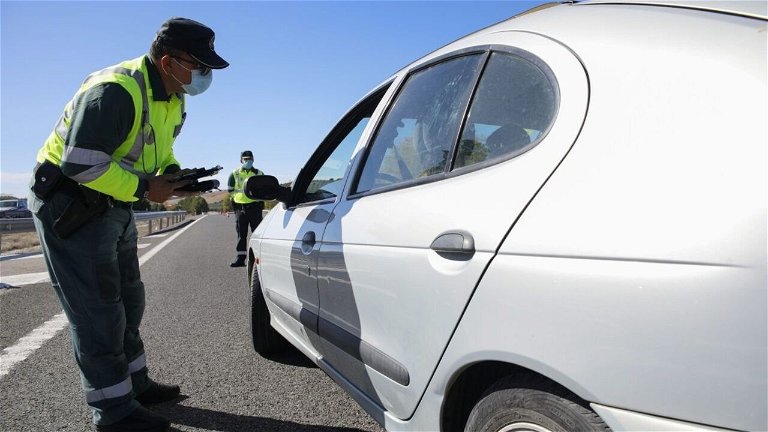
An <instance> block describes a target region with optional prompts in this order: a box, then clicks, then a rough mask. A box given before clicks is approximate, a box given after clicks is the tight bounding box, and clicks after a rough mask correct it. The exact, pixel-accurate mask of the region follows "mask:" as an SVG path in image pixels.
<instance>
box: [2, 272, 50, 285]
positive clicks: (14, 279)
mask: <svg viewBox="0 0 768 432" xmlns="http://www.w3.org/2000/svg"><path fill="white" fill-rule="evenodd" d="M50 280H51V279H50V278H49V277H48V272H47V271H45V272H40V273H25V274H20V275H13V276H3V277H2V278H0V281H2V283H5V284H8V285H10V286H13V287H20V286H22V285H31V284H38V283H43V282H48V281H50Z"/></svg>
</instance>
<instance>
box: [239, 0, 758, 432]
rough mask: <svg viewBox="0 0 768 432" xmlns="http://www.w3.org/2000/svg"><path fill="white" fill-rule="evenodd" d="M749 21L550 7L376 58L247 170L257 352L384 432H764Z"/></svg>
mask: <svg viewBox="0 0 768 432" xmlns="http://www.w3.org/2000/svg"><path fill="white" fill-rule="evenodd" d="M569 3H571V2H569ZM767 22H768V18H767V16H766V2H764V1H761V2H700V1H690V2H689V1H655V2H637V1H620V2H608V1H593V2H583V3H581V2H577V3H575V4H552V5H545V6H542V7H540V8H537V9H534V10H532V11H529V12H528V13H524V14H522V15H520V16H518V17H515V18H512V19H510V20H508V21H505V22H502V23H499V24H497V25H494V26H491V27H488V28H485V29H483V30H480V31H478V32H476V33H473V34H471V35H469V36H467V37H465V38H462V39H460V40H458V41H456V42H454V43H451V44H449V45H447V46H445V47H443V48H440V49H439V50H437V51H435V52H433V53H432V54H429V55H428V56H426V57H424V58H422V59H420V60H418V61H416V62H414V63H413V64H411V65H409V66H407V67H405V68H404V69H403V70H401V71H399V72H397V73H396V74H395V75H393V76H392V77H390V78H389V79H387V80H386V81H385V82H384V83H383V84H382V85H380V86H379V87H377V88H376V89H374V90H373V91H372V92H371V93H369V94H368V95H366V96H365V97H364V98H363V99H362V100H361V101H360V102H359V103H358V104H357V105H356V106H354V107H353V108H352V109H351V110H350V111H349V112H348V113H347V114H346V115H345V116H344V117H343V118H342V119H341V120H340V121H339V123H338V124H337V125H336V126H335V127H334V128H333V129H331V132H330V134H329V135H328V136H327V137H326V139H325V140H324V141H323V142H322V143H321V144H320V145H319V147H318V148H317V150H316V151H315V152H314V154H313V155H312V156H311V157H310V159H309V161H308V162H307V163H306V165H305V166H304V167H303V168H302V170H301V172H300V174H299V176H298V177H297V178H296V181H295V183H294V184H293V186H292V187H291V188H290V189H288V188H285V187H281V186H279V185H278V182H277V179H275V178H274V177H270V176H255V177H252V178H251V179H250V180H249V181H248V183H247V185H246V193H248V194H249V196H251V197H252V198H263V199H271V198H278V199H279V200H281V201H282V204H279V205H277V206H276V207H275V208H274V209H273V210H272V211H271V212H270V213H269V214H268V215H267V217H266V218H265V219H264V221H263V222H262V223H261V224H260V225H259V227H258V228H257V229H256V231H255V232H254V233H253V235H252V237H251V240H250V247H249V266H248V270H249V272H250V280H251V297H252V306H251V315H252V316H251V323H252V340H253V344H254V347H255V349H256V351H258V352H259V353H262V354H264V355H268V354H269V353H274V352H276V351H278V350H280V349H281V348H282V347H283V346H284V345H285V341H286V340H287V341H288V342H290V343H291V344H292V345H294V346H296V347H297V348H298V349H299V350H300V351H301V352H302V353H304V354H305V355H306V356H308V357H309V358H310V359H311V360H312V361H314V362H315V363H317V364H318V365H319V367H320V368H322V369H323V370H324V371H325V372H326V373H327V374H328V375H329V376H330V377H331V378H333V379H334V380H335V381H336V382H337V383H338V384H339V385H340V386H341V387H342V388H344V389H345V390H346V391H347V392H348V393H349V394H350V395H351V396H352V397H353V398H354V399H355V400H356V401H357V402H358V403H359V404H360V405H361V406H362V407H363V408H364V409H365V410H366V411H367V412H368V413H370V414H371V416H372V417H373V418H374V419H376V420H377V421H378V422H380V423H381V424H382V425H384V426H385V427H386V428H387V429H389V430H396V431H437V430H440V431H447V432H454V431H456V432H458V431H470V432H474V431H482V432H486V431H490V432H507V431H523V430H525V431H536V432H546V431H551V432H555V431H605V430H607V429H608V428H611V429H613V430H644V431H648V430H657V431H658V430H664V431H670V430H696V429H699V430H713V429H721V428H725V429H736V430H756V431H757V430H759V431H765V430H768V420H766V416H767V415H768V414H767V413H766V406H768V401H766V395H768V388H767V382H768V377H767V370H766V368H767V367H768V366H767V365H768V359H767V354H766V340H768V337H767V336H768V335H767V333H768V329H767V328H766V327H767V326H766V322H767V321H768V318H767V313H766V308H767V306H766V304H767V303H768V302H767V292H768V288H767V283H766V261H767V260H766V185H767V183H768V182H766V172H768V170H767V169H766V148H768V146H767V145H766V143H767V142H768V137H767V136H766V135H767V132H768V127H766V119H768V112H766V111H767V109H766V105H767V102H766V94H768V92H767V88H766V75H767V74H766V64H767V62H766V56H767V53H768V49H767V47H766V44H767V41H766V34H767V33H766V23H767ZM372 49H373V48H372Z"/></svg>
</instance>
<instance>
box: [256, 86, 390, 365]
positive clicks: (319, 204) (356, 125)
mask: <svg viewBox="0 0 768 432" xmlns="http://www.w3.org/2000/svg"><path fill="white" fill-rule="evenodd" d="M386 90H387V86H383V87H382V88H379V89H378V90H376V91H374V92H372V93H371V94H370V95H369V96H367V97H366V98H364V100H363V101H361V102H360V103H359V104H357V105H356V106H355V107H354V108H353V109H351V110H350V111H349V112H348V113H347V114H346V115H345V116H344V117H343V118H342V119H341V121H339V123H338V124H337V125H336V126H335V127H334V128H333V129H332V130H331V132H330V133H329V134H328V136H327V137H326V139H325V140H323V142H322V143H321V144H320V146H319V147H318V149H317V150H316V151H315V153H314V154H313V155H312V157H311V158H310V160H309V162H308V163H307V165H306V166H305V167H304V168H302V170H301V172H300V173H299V175H298V176H297V178H296V181H295V183H294V185H293V187H292V189H291V200H290V202H289V203H288V205H287V206H286V205H280V206H279V207H278V208H276V209H275V210H273V212H274V214H270V215H269V218H268V221H267V224H266V227H265V228H264V231H263V232H262V233H261V242H260V246H259V251H258V258H259V263H260V264H259V276H260V278H261V284H262V289H263V291H264V295H265V298H266V300H267V304H268V307H269V309H270V311H271V312H272V315H273V319H276V320H277V323H273V326H274V325H275V324H277V326H276V327H280V328H281V329H282V330H287V331H288V332H290V333H291V336H292V337H293V338H294V340H296V341H297V342H298V343H299V344H300V348H302V349H303V351H304V352H305V353H306V354H308V355H316V350H315V348H314V344H315V342H314V339H315V336H316V334H317V317H318V293H317V277H316V275H317V253H318V250H319V245H320V239H321V237H322V235H323V230H324V229H325V224H326V222H327V221H328V219H329V218H330V215H331V211H332V210H333V207H334V206H335V205H336V203H337V199H338V197H339V196H340V195H341V191H342V188H343V186H344V184H345V182H346V173H347V171H348V169H349V163H350V161H351V158H352V152H353V150H354V149H355V147H356V146H357V143H358V140H359V139H360V136H361V135H362V133H363V131H364V129H365V127H366V125H367V124H368V121H369V119H370V117H371V114H372V113H373V111H374V110H375V108H376V106H377V105H378V103H379V101H380V100H381V98H382V97H383V96H384V94H385V92H386Z"/></svg>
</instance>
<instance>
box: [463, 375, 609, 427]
mask: <svg viewBox="0 0 768 432" xmlns="http://www.w3.org/2000/svg"><path fill="white" fill-rule="evenodd" d="M574 400H579V399H578V397H577V396H575V395H573V394H571V393H570V392H568V391H567V390H564V389H561V388H559V387H556V386H554V385H551V384H548V383H546V382H543V381H542V382H539V383H532V384H530V385H529V384H528V383H526V384H520V383H518V382H513V381H512V379H511V377H508V378H505V379H503V380H501V381H499V382H498V383H497V384H496V385H494V386H493V387H492V388H491V389H490V390H488V391H487V392H486V393H485V394H484V396H483V397H482V398H481V399H480V401H479V402H478V403H477V404H476V405H475V407H474V408H473V409H472V412H470V414H469V419H468V420H467V425H466V427H465V429H464V431H465V432H513V431H535V432H576V431H588V432H607V431H610V429H609V428H608V426H606V424H605V423H604V422H603V421H602V419H600V417H598V416H597V414H595V413H594V412H593V411H591V410H590V409H589V408H587V407H586V404H584V405H581V404H579V403H576V402H574Z"/></svg>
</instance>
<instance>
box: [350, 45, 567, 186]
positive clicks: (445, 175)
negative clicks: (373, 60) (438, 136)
mask: <svg viewBox="0 0 768 432" xmlns="http://www.w3.org/2000/svg"><path fill="white" fill-rule="evenodd" d="M494 52H499V53H503V54H511V55H514V56H517V57H520V58H522V59H523V60H526V61H528V62H529V63H531V64H533V65H534V66H536V67H537V68H538V69H539V70H541V71H542V73H543V74H544V76H545V77H546V78H547V80H548V81H549V82H550V84H551V85H552V88H553V89H554V90H555V97H554V102H555V112H554V115H553V117H552V121H551V122H550V123H549V125H548V127H547V129H546V130H544V131H542V133H541V134H540V135H539V136H538V137H537V138H536V140H535V141H534V142H533V143H531V144H529V145H528V146H527V147H526V148H525V151H521V152H516V153H510V155H509V156H507V155H505V156H503V157H497V158H493V159H489V160H485V161H483V162H478V163H474V164H471V165H467V166H464V167H460V168H455V169H454V164H455V160H454V159H455V157H456V152H457V149H458V143H459V141H460V140H461V136H462V134H463V133H464V128H465V127H466V122H467V120H468V116H469V110H470V107H471V106H472V101H473V99H474V97H475V95H476V93H477V90H478V87H479V84H480V80H481V79H482V77H483V75H484V72H485V70H486V68H487V66H488V62H489V61H490V58H491V54H493V53H494ZM473 54H480V55H483V56H484V59H482V60H481V62H482V65H481V66H480V67H479V68H478V72H477V73H476V75H475V77H474V78H473V82H472V86H473V87H472V90H471V92H470V96H469V98H468V100H467V101H466V103H465V105H464V113H463V116H462V118H461V124H460V126H459V129H458V133H457V135H456V137H455V139H454V142H453V145H452V147H451V152H450V154H449V158H448V161H447V163H446V166H445V167H443V172H441V173H438V174H434V175H431V176H428V177H423V178H416V179H412V180H407V181H404V182H401V183H397V184H394V185H390V186H384V187H380V188H378V189H372V190H367V191H364V192H353V191H354V190H355V189H356V188H357V186H358V183H359V181H360V176H361V175H362V171H363V169H364V168H365V163H366V161H367V160H368V155H369V153H370V151H371V148H372V146H373V143H374V142H375V140H376V137H377V136H378V134H379V130H380V128H381V126H382V124H383V122H384V120H385V119H386V118H387V116H388V115H389V113H390V111H391V109H392V107H393V106H394V102H395V101H397V99H398V97H399V96H400V94H401V93H402V91H403V89H404V88H405V84H406V83H407V82H408V79H409V78H410V77H411V76H412V75H413V74H415V73H418V72H420V71H422V70H424V69H428V68H430V67H433V66H436V65H438V64H440V63H443V62H446V61H449V60H453V59H455V58H458V57H464V56H468V55H473ZM403 75H404V76H403V79H402V80H400V82H399V84H398V88H397V89H396V91H395V92H394V93H393V95H392V97H391V98H390V100H389V101H387V106H386V108H385V110H384V112H383V113H382V114H381V115H380V116H379V117H378V118H377V119H376V124H375V129H374V130H373V132H372V133H371V136H370V137H369V138H368V141H367V142H366V143H365V147H364V148H363V150H362V152H361V153H362V155H360V156H359V160H358V162H357V163H355V164H354V167H353V169H354V171H355V172H354V173H353V174H352V175H353V177H352V178H351V180H352V184H351V185H348V187H347V189H348V190H349V193H348V194H346V196H345V197H344V199H346V200H350V201H351V200H356V199H359V198H363V197H366V196H370V195H377V194H380V193H387V192H391V191H395V190H399V189H405V188H410V187H414V186H421V185H424V184H429V183H433V182H437V181H442V180H445V179H449V178H453V177H456V176H461V175H464V174H468V173H471V172H474V171H478V170H481V169H485V168H487V167H490V166H492V165H497V164H500V163H503V162H506V161H508V160H511V159H513V158H515V157H518V156H520V155H522V154H524V153H526V152H528V151H529V150H531V149H533V148H534V147H536V146H538V145H539V144H540V143H541V142H542V141H543V140H544V138H546V137H547V135H549V132H550V131H551V130H552V128H553V127H554V124H555V122H556V121H557V118H558V116H559V114H560V83H559V81H558V80H557V77H556V75H555V73H554V72H553V71H552V68H551V67H549V65H548V64H547V63H546V62H545V61H544V60H542V59H541V58H540V57H539V56H537V55H536V54H534V53H532V52H530V51H528V50H525V49H523V48H519V47H515V46H509V45H499V44H483V45H476V46H471V47H467V48H462V49H460V50H456V51H452V52H450V53H446V54H443V55H441V56H437V57H435V58H434V59H431V60H430V61H428V62H426V63H423V64H419V65H417V66H415V67H413V68H412V69H409V70H407V71H405V73H404V74H403Z"/></svg>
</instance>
